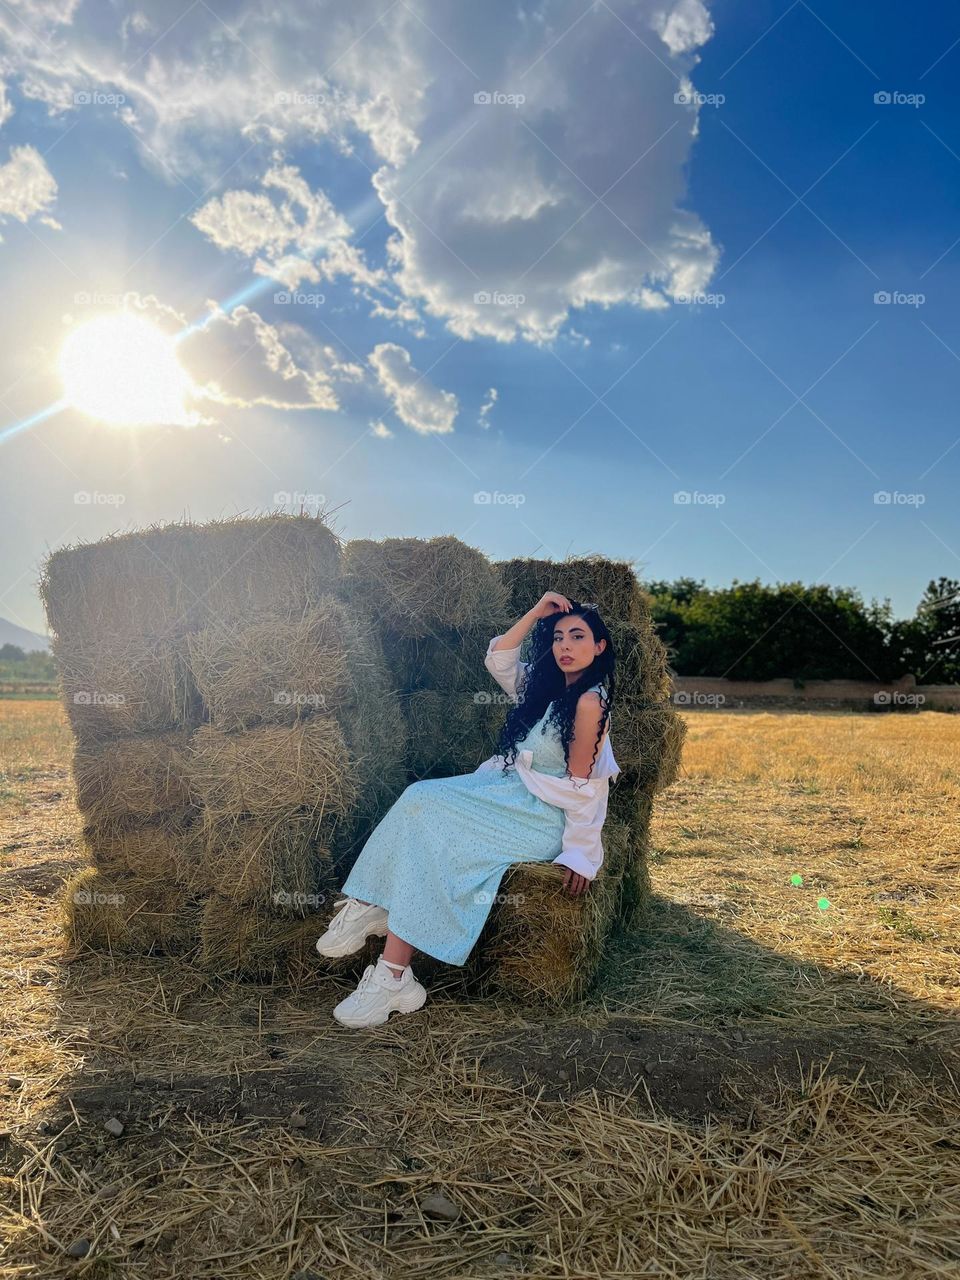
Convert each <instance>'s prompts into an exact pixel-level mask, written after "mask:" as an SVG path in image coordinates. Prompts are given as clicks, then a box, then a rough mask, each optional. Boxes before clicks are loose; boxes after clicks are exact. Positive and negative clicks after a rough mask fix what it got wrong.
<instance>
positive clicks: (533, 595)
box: [472, 556, 686, 1003]
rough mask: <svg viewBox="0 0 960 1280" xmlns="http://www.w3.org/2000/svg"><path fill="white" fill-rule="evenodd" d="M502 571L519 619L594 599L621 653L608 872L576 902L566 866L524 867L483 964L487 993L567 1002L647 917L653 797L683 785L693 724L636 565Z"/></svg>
mask: <svg viewBox="0 0 960 1280" xmlns="http://www.w3.org/2000/svg"><path fill="white" fill-rule="evenodd" d="M496 567H497V569H498V570H499V572H500V573H501V575H502V578H503V581H504V583H505V585H506V587H507V589H508V591H509V603H510V614H511V616H512V617H513V618H517V617H519V616H520V615H521V614H523V613H525V612H526V610H527V609H529V608H530V607H531V605H532V604H533V603H535V602H536V601H537V600H539V598H540V597H541V596H542V595H543V594H544V592H546V591H557V592H560V593H561V594H562V595H566V596H569V597H570V598H573V599H577V600H581V601H591V602H592V603H595V604H596V605H597V607H598V609H599V611H600V615H601V617H602V618H603V620H604V622H605V623H606V624H607V627H608V629H609V631H610V635H611V637H612V639H613V646H614V652H615V653H616V655H617V665H616V706H615V708H614V710H613V712H612V717H613V718H612V721H611V729H610V741H611V744H612V746H613V749H614V755H615V757H616V760H617V763H618V764H619V766H620V768H621V770H622V772H621V774H620V775H619V777H618V778H617V780H616V782H614V783H611V784H610V796H609V802H608V808H607V819H606V822H605V823H604V828H603V836H602V841H603V848H604V865H603V867H602V868H601V871H600V874H599V875H598V876H597V878H596V880H595V881H594V883H593V884H592V885H591V887H590V890H589V891H588V893H587V894H586V895H585V896H584V897H582V898H571V897H570V895H568V894H565V893H563V892H562V890H561V889H560V883H561V879H562V871H561V869H560V868H558V867H554V866H549V865H538V864H533V865H531V864H518V865H517V866H515V867H512V868H511V869H510V871H509V872H508V873H507V874H506V875H505V876H504V879H503V882H502V884H501V901H500V902H498V903H497V904H496V905H495V907H494V910H493V911H492V912H491V915H490V918H489V919H488V921H487V924H486V926H485V928H484V931H483V933H482V934H481V937H480V939H479V941H478V944H477V947H476V949H475V953H474V957H472V959H473V963H474V966H475V968H476V970H477V972H478V974H479V975H480V976H481V978H482V982H483V985H484V986H485V987H487V988H489V989H493V990H497V991H503V992H506V993H509V994H511V995H516V996H519V997H523V998H530V997H538V998H541V999H543V1000H545V1001H549V1002H554V1003H561V1002H564V1001H567V1000H569V999H572V998H579V997H580V996H582V995H583V994H584V993H585V991H586V990H587V989H588V987H589V985H590V982H591V979H592V978H593V976H594V974H595V972H596V970H597V966H598V963H599V959H600V956H601V954H602V951H603V947H604V944H605V942H606V939H607V937H608V936H609V935H610V933H611V932H612V931H613V930H615V929H618V928H630V927H633V926H634V925H635V924H637V923H638V922H639V921H640V920H641V919H642V916H643V913H644V910H645V907H646V903H647V900H648V898H649V893H650V888H649V879H648V872H647V855H648V841H649V828H650V816H651V810H652V801H653V797H654V796H655V795H656V794H657V792H659V791H661V790H663V789H664V788H665V787H667V786H669V785H670V783H671V782H673V781H675V780H676V777H677V775H678V772H679V767H680V755H681V750H682V745H683V737H684V733H685V731H686V726H685V724H684V722H683V720H682V719H681V718H680V716H679V715H678V714H677V712H676V710H675V709H674V707H673V704H672V702H671V700H670V681H669V676H668V672H667V662H666V658H667V655H666V650H665V648H664V645H663V643H662V641H661V640H660V638H659V636H658V635H657V633H656V630H655V627H654V625H653V622H652V620H651V616H650V610H649V603H648V597H647V596H646V594H645V593H644V592H643V590H642V589H641V588H640V585H639V583H638V582H637V579H636V576H635V574H634V572H633V569H632V568H631V566H630V565H629V564H628V563H626V562H618V561H612V560H607V559H604V558H601V557H598V556H590V557H585V558H580V559H569V560H565V561H558V562H554V561H551V560H525V559H516V560H506V561H501V562H498V563H497V565H496Z"/></svg>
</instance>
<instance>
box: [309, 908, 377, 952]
mask: <svg viewBox="0 0 960 1280" xmlns="http://www.w3.org/2000/svg"><path fill="white" fill-rule="evenodd" d="M335 905H336V906H338V907H339V908H340V910H339V911H338V912H337V913H336V915H335V916H334V917H333V919H332V920H331V921H330V923H329V924H328V925H327V931H326V933H324V934H322V935H321V936H320V937H319V938H318V939H317V950H318V951H319V952H320V954H321V955H322V956H352V955H353V953H354V952H355V951H360V950H361V949H362V948H363V944H364V943H365V942H366V940H367V938H369V937H370V935H371V934H376V936H377V937H378V938H385V937H386V936H387V913H386V911H385V910H384V909H383V907H377V906H373V905H371V906H367V905H365V904H364V903H362V902H358V901H357V899H356V898H342V899H341V900H340V901H339V902H337V903H335Z"/></svg>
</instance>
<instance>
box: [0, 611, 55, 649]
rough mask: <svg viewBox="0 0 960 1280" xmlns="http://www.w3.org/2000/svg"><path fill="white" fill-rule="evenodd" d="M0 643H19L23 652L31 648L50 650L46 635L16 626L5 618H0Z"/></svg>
mask: <svg viewBox="0 0 960 1280" xmlns="http://www.w3.org/2000/svg"><path fill="white" fill-rule="evenodd" d="M0 644H16V645H19V646H20V648H21V649H22V650H23V651H24V653H30V651H31V650H32V649H42V650H43V652H44V653H49V652H50V641H49V639H48V638H47V637H46V636H38V635H37V633H36V632H35V631H28V630H27V629H26V627H18V626H17V624H16V623H15V622H8V621H7V620H6V618H0Z"/></svg>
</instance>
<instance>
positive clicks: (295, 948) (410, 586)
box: [41, 515, 683, 1001]
mask: <svg viewBox="0 0 960 1280" xmlns="http://www.w3.org/2000/svg"><path fill="white" fill-rule="evenodd" d="M548 590H554V591H560V592H563V593H564V594H567V595H571V596H575V597H576V598H578V599H584V598H586V599H591V600H594V601H596V602H597V603H598V605H599V607H600V610H601V613H602V614H603V616H604V618H605V620H606V621H607V624H608V626H609V627H610V630H611V634H612V635H613V638H614V644H615V647H616V651H617V655H618V686H617V707H616V711H615V720H614V725H613V728H612V740H613V743H614V748H615V752H616V756H617V759H618V762H619V764H620V766H621V768H622V769H623V773H622V774H621V777H620V780H619V781H618V782H617V784H616V785H615V786H613V787H612V789H611V795H610V806H609V811H608V818H607V823H606V825H605V827H604V833H603V841H604V848H605V854H606V856H605V865H604V868H603V872H602V873H601V876H600V877H598V880H597V882H596V883H595V884H594V885H593V886H592V887H591V891H590V893H589V894H588V895H586V897H585V898H572V897H570V896H569V895H567V894H565V893H563V892H562V889H561V880H562V872H561V870H560V868H558V867H554V866H550V865H530V864H523V865H518V866H517V867H514V868H512V869H511V870H510V871H509V872H508V873H507V874H506V876H505V877H504V880H503V883H502V886H501V890H502V892H501V898H500V900H499V901H498V902H497V903H496V904H494V906H493V908H492V910H491V913H490V918H489V920H488V922H487V925H486V927H485V929H484V932H483V934H482V935H481V938H480V941H479V944H478V946H477V948H476V949H475V951H474V953H473V955H472V956H471V959H470V962H469V964H468V965H467V966H465V967H464V968H463V969H462V970H461V975H460V976H461V977H462V979H463V980H464V981H466V982H468V983H470V984H475V985H477V986H479V988H480V989H481V990H494V991H497V992H501V993H508V994H510V995H515V996H520V997H522V998H530V997H537V998H542V999H544V1000H548V1001H562V1000H565V999H569V998H570V997H573V996H577V995H579V994H582V993H583V991H585V990H586V988H587V986H588V985H589V982H590V979H591V978H592V976H593V974H594V972H595V970H596V968H597V965H598V962H599V959H600V956H601V954H602V950H603V946H604V944H605V941H606V939H607V937H608V935H609V933H610V931H611V929H612V928H614V927H615V926H616V925H618V924H620V925H623V924H630V923H632V922H633V921H634V920H635V919H636V918H637V914H638V911H639V910H640V909H641V908H642V905H643V903H644V901H645V899H646V896H647V893H648V889H647V883H646V851H647V844H646V842H647V833H648V828H649V820H650V806H651V802H652V798H653V796H654V795H655V794H656V792H657V791H658V790H659V789H661V788H662V787H663V786H665V785H668V784H669V782H670V781H672V780H673V778H674V777H675V775H676V770H677V767H678V762H679V753H680V746H681V744H682V736H683V724H682V722H681V721H680V720H679V717H678V716H677V715H676V713H675V712H674V711H673V708H672V706H671V705H670V702H669V683H668V680H667V673H666V655H665V652H664V649H663V646H662V644H661V643H660V641H659V639H658V637H657V635H656V632H655V630H654V628H653V626H652V623H651V621H650V615H649V609H648V607H647V600H646V597H645V596H644V594H643V592H642V591H641V590H640V588H639V586H638V584H637V581H636V579H635V577H634V575H633V572H632V570H631V568H630V566H629V565H625V564H619V563H616V562H611V561H608V560H603V559H600V558H596V557H591V558H588V559H582V560H571V561H565V562H561V563H553V562H550V561H538V560H511V561H506V562H504V563H502V564H500V565H496V566H495V565H492V564H491V563H490V561H488V560H487V558H486V557H485V556H483V555H482V554H481V553H480V552H479V551H477V550H475V549H474V548H471V547H469V546H467V545H465V544H464V543H462V542H460V541H459V540H458V539H456V538H453V537H440V538H431V539H420V538H388V539H384V540H382V541H379V542H372V541H368V540H357V541H354V542H349V543H346V544H341V543H340V541H339V539H337V538H336V536H335V535H334V534H333V533H332V532H331V531H330V529H329V528H328V527H327V525H326V524H325V523H324V521H323V519H322V518H320V517H307V516H282V515H270V516H262V517H255V518H237V519H234V520H226V521H215V522H212V523H210V524H206V525H191V524H181V525H170V526H166V527H164V528H162V529H151V530H146V531H141V532H135V533H128V534H124V535H119V536H115V537H112V538H108V539H106V540H104V541H103V542H101V543H97V544H93V545H90V546H80V547H76V548H65V549H62V550H60V551H57V552H55V553H54V554H53V556H51V557H50V559H49V560H48V562H47V564H46V565H45V568H44V575H43V579H42V582H41V593H42V596H43V599H44V603H45V606H46V609H47V616H48V619H49V622H50V626H51V629H52V630H53V632H54V635H55V639H54V651H55V653H56V656H57V658H58V661H59V664H60V672H61V681H62V694H63V698H64V702H65V705H66V710H67V715H68V717H69V719H70V723H71V726H72V728H73V731H74V735H75V738H76V750H75V755H74V773H75V780H76V787H77V799H78V804H79V806H80V809H81V811H82V812H83V814H84V816H85V819H86V826H85V828H84V839H85V841H86V843H87V846H88V849H89V851H90V854H91V858H92V862H93V865H92V866H91V867H89V868H87V869H85V870H84V871H83V872H81V873H80V874H79V876H77V877H76V878H75V880H74V881H73V882H72V883H71V884H70V885H68V886H67V891H66V899H65V912H66V926H67V930H68V932H69V934H70V937H71V940H72V941H73V942H74V944H76V945H79V944H84V943H86V944H90V945H92V946H95V947H107V948H111V949H127V950H136V951H149V950H155V949H160V950H163V951H187V950H190V949H192V948H198V954H199V956H200V958H201V960H202V962H203V963H204V964H205V965H206V966H207V967H208V968H209V969H210V970H211V971H213V972H217V973H223V974H230V973H236V974H240V975H248V976H269V975H273V974H275V973H277V972H281V971H282V972H286V973H291V972H294V973H296V972H298V971H299V972H304V971H306V970H307V969H309V970H310V971H311V972H314V973H316V972H318V971H319V972H325V971H327V969H328V968H329V966H328V965H327V964H325V965H324V966H323V967H322V969H320V970H318V966H317V962H316V956H315V953H314V952H313V942H314V940H315V938H316V936H317V934H318V932H320V931H322V929H323V927H324V925H325V922H326V918H327V917H328V915H329V912H330V910H331V907H332V900H333V898H334V896H335V893H336V887H337V886H338V885H340V884H342V883H343V880H344V878H345V876H346V874H347V873H348V871H349V870H350V868H351V867H352V865H353V862H354V861H355V859H356V857H357V855H358V854H359V852H360V850H361V849H362V847H363V844H364V842H365V840H366V839H367V837H368V836H369V834H370V832H371V831H372V829H373V827H374V826H375V825H376V824H377V823H378V822H379V821H380V819H381V818H382V817H383V815H384V814H385V813H386V811H387V809H388V808H389V807H390V805H391V804H392V803H393V802H394V800H395V799H396V798H397V796H398V795H399V794H400V793H401V791H402V790H403V789H404V787H405V786H406V785H408V784H409V783H410V782H413V781H416V780H418V779H421V778H430V777H445V776H449V775H451V774H457V773H465V772H470V771H472V770H474V769H475V768H476V767H477V765H478V764H479V763H480V762H481V761H482V760H483V759H485V758H486V757H488V756H489V755H491V754H492V753H493V751H494V750H495V749H496V743H497V738H498V735H499V731H500V728H501V726H502V724H503V721H504V719H505V717H506V714H507V710H508V700H507V698H506V695H504V694H503V693H502V692H501V691H499V690H493V689H492V688H491V683H490V679H489V676H488V675H487V673H486V672H485V670H484V663H483V658H484V655H485V653H486V649H487V646H488V643H489V640H490V638H491V636H493V635H495V634H502V632H503V631H505V630H506V629H507V627H508V626H509V625H510V624H511V623H512V622H513V621H514V620H515V619H516V618H517V617H518V616H519V615H520V614H522V613H524V612H525V611H526V610H527V609H528V608H529V607H530V605H531V603H533V602H534V601H536V600H537V599H539V597H540V596H541V595H542V594H543V593H544V592H545V591H548ZM104 695H106V696H104ZM368 951H369V948H368V949H367V952H368ZM367 952H364V953H362V954H361V955H360V956H359V957H353V958H350V959H348V961H347V962H345V963H344V962H340V963H338V965H337V966H335V967H340V964H341V963H343V964H344V967H345V968H347V969H350V968H351V967H352V968H354V969H356V968H357V967H359V966H360V965H362V964H363V963H364V961H365V960H366V959H367ZM436 965H439V962H436ZM421 967H423V966H421ZM427 967H429V966H427ZM440 967H441V968H446V966H440Z"/></svg>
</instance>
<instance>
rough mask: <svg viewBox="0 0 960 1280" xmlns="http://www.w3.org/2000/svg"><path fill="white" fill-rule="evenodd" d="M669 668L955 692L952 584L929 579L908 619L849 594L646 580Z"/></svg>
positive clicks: (959, 615)
mask: <svg viewBox="0 0 960 1280" xmlns="http://www.w3.org/2000/svg"><path fill="white" fill-rule="evenodd" d="M641 585H642V586H643V588H644V590H645V591H647V592H648V593H649V594H650V596H651V597H652V603H651V608H652V613H653V618H654V621H655V622H656V624H657V628H658V631H659V634H660V637H661V639H662V640H663V641H664V643H665V644H666V646H667V651H668V654H669V661H670V665H671V667H672V668H673V670H674V671H675V672H676V673H677V674H678V675H682V676H726V677H727V678H728V679H730V680H771V679H775V678H778V677H782V676H786V677H791V678H793V679H794V680H834V679H851V680H883V681H887V680H896V679H898V678H899V677H900V676H902V675H906V674H912V675H914V676H916V678H917V682H918V684H957V683H960V581H958V580H956V579H953V578H938V579H937V580H936V581H933V580H931V581H930V582H929V583H928V585H927V588H926V590H925V591H924V593H923V596H922V598H921V600H920V603H919V604H918V606H917V610H916V613H915V614H914V616H913V617H912V618H906V619H902V618H901V619H896V618H894V616H893V611H892V609H891V606H890V601H889V600H885V601H884V602H883V603H882V604H879V603H877V602H876V601H875V600H873V601H871V602H870V604H865V603H864V601H863V599H862V597H861V596H860V594H859V592H857V591H856V590H854V589H853V588H851V587H828V586H805V585H804V584H803V583H801V582H784V583H777V584H776V585H775V586H767V585H764V584H763V583H761V582H760V581H759V579H758V580H756V581H754V582H740V581H739V580H738V579H736V578H735V579H734V580H733V583H732V584H731V585H730V586H729V587H707V586H706V585H705V583H704V582H702V581H696V580H695V579H693V578H678V579H677V580H676V581H674V582H653V581H644V582H642V583H641Z"/></svg>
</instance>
